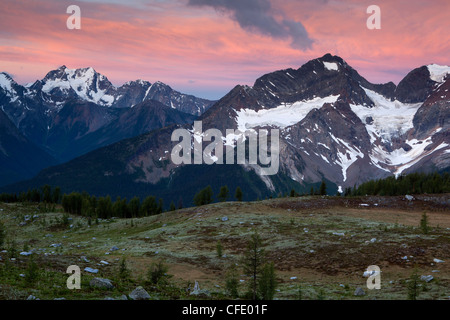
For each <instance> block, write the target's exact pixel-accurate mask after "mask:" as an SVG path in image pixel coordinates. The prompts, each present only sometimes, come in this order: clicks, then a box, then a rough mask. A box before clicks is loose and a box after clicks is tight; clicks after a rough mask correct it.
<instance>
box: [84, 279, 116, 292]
mask: <svg viewBox="0 0 450 320" xmlns="http://www.w3.org/2000/svg"><path fill="white" fill-rule="evenodd" d="M89 285H90V286H91V287H95V288H99V289H114V285H113V284H112V283H111V280H109V279H104V278H94V279H92V280H91V282H89Z"/></svg>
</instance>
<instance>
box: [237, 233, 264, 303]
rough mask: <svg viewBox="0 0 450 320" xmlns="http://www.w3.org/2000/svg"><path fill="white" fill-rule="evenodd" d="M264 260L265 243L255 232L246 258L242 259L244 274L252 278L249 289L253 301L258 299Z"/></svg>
mask: <svg viewBox="0 0 450 320" xmlns="http://www.w3.org/2000/svg"><path fill="white" fill-rule="evenodd" d="M264 259H265V252H264V248H263V243H262V240H261V238H260V236H259V235H258V233H256V232H255V233H253V234H252V235H251V237H250V239H249V241H248V244H247V249H246V251H245V252H244V257H243V259H242V265H243V269H244V273H245V274H246V275H248V276H249V277H250V281H249V288H248V289H249V294H250V295H251V297H252V299H253V300H256V299H257V297H258V296H257V294H258V281H259V277H260V275H261V270H262V266H263V263H264Z"/></svg>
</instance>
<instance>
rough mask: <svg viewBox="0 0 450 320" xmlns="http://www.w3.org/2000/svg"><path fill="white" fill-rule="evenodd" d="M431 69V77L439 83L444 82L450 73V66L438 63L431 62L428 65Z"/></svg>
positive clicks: (429, 69)
mask: <svg viewBox="0 0 450 320" xmlns="http://www.w3.org/2000/svg"><path fill="white" fill-rule="evenodd" d="M427 68H428V71H430V79H431V80H433V81H436V82H439V83H442V82H444V79H445V77H446V76H447V74H450V67H449V66H440V65H438V64H430V65H428V66H427Z"/></svg>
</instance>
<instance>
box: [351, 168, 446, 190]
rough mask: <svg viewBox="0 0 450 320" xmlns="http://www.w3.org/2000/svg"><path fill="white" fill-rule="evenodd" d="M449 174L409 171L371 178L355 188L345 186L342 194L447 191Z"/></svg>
mask: <svg viewBox="0 0 450 320" xmlns="http://www.w3.org/2000/svg"><path fill="white" fill-rule="evenodd" d="M449 192H450V174H449V173H448V172H444V173H442V174H439V173H410V174H407V175H400V176H398V177H394V176H391V177H387V178H385V179H378V180H371V181H368V182H365V183H362V184H361V185H359V186H358V187H357V188H356V187H354V188H353V190H352V189H351V188H347V189H346V190H345V192H344V195H352V196H365V195H378V196H400V195H405V194H424V193H430V194H433V193H449Z"/></svg>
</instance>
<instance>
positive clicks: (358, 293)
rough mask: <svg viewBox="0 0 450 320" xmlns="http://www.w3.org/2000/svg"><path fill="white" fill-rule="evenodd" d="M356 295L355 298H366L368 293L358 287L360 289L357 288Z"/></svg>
mask: <svg viewBox="0 0 450 320" xmlns="http://www.w3.org/2000/svg"><path fill="white" fill-rule="evenodd" d="M354 295H355V296H365V295H366V293H365V292H364V290H363V289H362V288H361V287H358V288H356V290H355V293H354Z"/></svg>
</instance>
